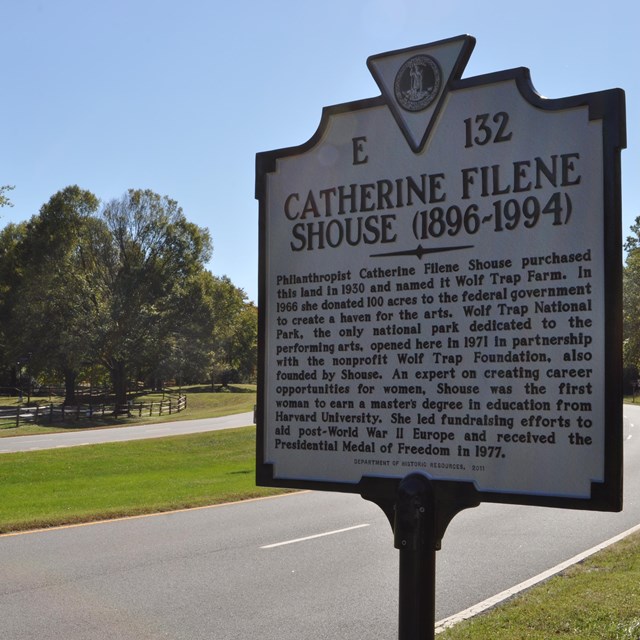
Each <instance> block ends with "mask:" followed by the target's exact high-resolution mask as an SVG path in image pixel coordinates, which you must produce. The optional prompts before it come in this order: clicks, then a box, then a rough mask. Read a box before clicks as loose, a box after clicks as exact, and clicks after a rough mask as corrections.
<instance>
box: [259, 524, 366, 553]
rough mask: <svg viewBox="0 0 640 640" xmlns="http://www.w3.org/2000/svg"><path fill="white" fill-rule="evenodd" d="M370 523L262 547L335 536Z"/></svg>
mask: <svg viewBox="0 0 640 640" xmlns="http://www.w3.org/2000/svg"><path fill="white" fill-rule="evenodd" d="M368 526H370V525H369V524H357V525H355V527H347V528H346V529H336V530H335V531H326V532H325V533H316V534H315V535H313V536H306V537H304V538H296V539H295V540H285V541H284V542H275V543H274V544H265V545H264V546H263V547H260V548H261V549H274V548H275V547H284V546H285V545H287V544H295V543H296V542H306V541H307V540H313V539H314V538H323V537H325V536H333V535H335V534H336V533H345V532H346V531H353V530H354V529H362V528H363V527H368Z"/></svg>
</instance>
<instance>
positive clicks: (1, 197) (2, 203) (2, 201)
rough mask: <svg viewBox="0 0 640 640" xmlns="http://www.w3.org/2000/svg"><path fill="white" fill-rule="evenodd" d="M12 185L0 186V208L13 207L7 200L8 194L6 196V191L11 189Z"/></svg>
mask: <svg viewBox="0 0 640 640" xmlns="http://www.w3.org/2000/svg"><path fill="white" fill-rule="evenodd" d="M12 189H13V187H11V186H9V185H8V184H5V185H4V186H2V187H0V208H2V207H13V203H12V202H11V200H9V196H7V191H11V190H12Z"/></svg>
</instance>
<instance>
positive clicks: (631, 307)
mask: <svg viewBox="0 0 640 640" xmlns="http://www.w3.org/2000/svg"><path fill="white" fill-rule="evenodd" d="M631 232H632V233H633V235H631V236H628V237H627V240H626V242H625V245H624V248H625V250H626V251H627V252H628V254H627V259H626V261H625V267H624V270H623V280H622V292H623V293H622V299H623V304H622V309H623V311H622V318H623V339H624V342H623V361H624V366H625V368H628V367H637V366H638V365H639V364H640V216H639V217H637V218H636V220H635V223H634V224H633V225H632V226H631Z"/></svg>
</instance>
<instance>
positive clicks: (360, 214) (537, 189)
mask: <svg viewBox="0 0 640 640" xmlns="http://www.w3.org/2000/svg"><path fill="white" fill-rule="evenodd" d="M473 45H474V40H473V38H470V37H467V36H465V37H460V38H453V39H451V40H446V41H442V42H438V43H434V44H431V45H425V46H422V47H416V48H412V49H407V50H403V51H396V52H392V53H388V54H383V55H379V56H373V57H372V58H370V59H369V61H368V65H369V68H370V70H371V72H372V73H373V75H374V77H375V79H376V82H377V83H378V85H379V86H380V89H381V92H382V95H381V96H380V97H378V98H373V99H369V100H362V101H359V102H354V103H350V104H344V105H338V106H334V107H329V108H326V109H325V110H324V112H323V117H322V121H321V123H320V127H319V129H318V131H317V132H316V134H315V135H314V136H313V137H312V138H311V140H309V141H308V142H307V143H305V144H303V145H301V146H299V147H294V148H289V149H281V150H277V151H271V152H266V153H261V154H258V156H257V189H256V191H257V198H258V199H259V202H260V233H261V237H260V251H261V256H260V299H259V307H260V318H261V337H260V340H261V345H260V388H259V404H258V414H257V418H258V436H259V437H258V481H259V482H260V483H262V484H271V485H279V486H293V487H316V488H320V489H322V488H326V489H337V490H343V491H354V492H357V491H358V483H359V482H360V481H361V480H362V479H363V478H364V477H376V478H382V479H385V478H388V479H390V480H398V479H401V478H403V477H405V476H406V475H407V474H408V473H410V472H413V471H420V472H422V473H424V474H426V475H427V476H428V477H429V478H431V479H432V480H434V481H439V480H446V481H454V482H466V483H473V485H474V487H475V489H476V490H477V491H478V492H479V493H480V495H481V497H482V499H483V500H488V501H497V502H517V503H523V504H542V505H558V506H570V507H577V508H592V509H603V510H617V509H619V508H621V493H622V492H621V457H622V456H621V450H622V444H621V423H622V408H621V403H620V380H621V354H620V351H621V257H620V255H621V251H620V250H621V247H620V192H619V184H620V176H619V158H620V150H621V149H622V148H624V146H625V130H624V93H623V92H622V91H621V90H609V91H604V92H600V93H593V94H586V95H581V96H573V97H566V98H561V99H554V100H551V99H545V98H542V97H541V96H539V95H538V94H537V93H536V92H535V90H534V89H533V87H532V85H531V82H530V80H529V73H528V70H526V69H523V68H519V69H513V70H508V71H501V72H497V73H495V74H490V75H486V76H480V77H474V78H468V79H461V76H462V71H463V69H464V66H465V64H466V62H467V60H468V58H469V56H470V54H471V51H472V49H473Z"/></svg>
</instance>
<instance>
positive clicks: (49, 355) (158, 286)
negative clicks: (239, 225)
mask: <svg viewBox="0 0 640 640" xmlns="http://www.w3.org/2000/svg"><path fill="white" fill-rule="evenodd" d="M2 190H3V191H0V195H3V201H2V202H0V206H10V205H11V203H10V202H9V200H8V198H7V196H6V191H7V187H3V188H2ZM211 254H212V243H211V238H210V235H209V232H208V230H207V229H205V228H202V227H198V226H197V225H195V224H193V223H191V222H189V221H188V220H187V218H186V217H185V215H184V213H183V211H182V209H181V207H180V206H179V205H178V203H177V202H176V201H175V200H172V199H171V198H168V197H166V196H160V195H158V194H156V193H154V192H153V191H150V190H134V189H130V190H129V191H128V192H127V193H125V194H124V195H123V196H122V197H121V198H119V199H114V200H111V201H109V202H106V203H103V204H101V203H100V201H99V200H98V198H97V197H96V196H95V195H94V194H92V193H91V192H89V191H86V190H83V189H80V188H79V187H78V186H69V187H67V188H65V189H63V190H61V191H59V192H57V193H56V194H54V195H53V196H52V197H51V199H50V200H49V201H48V202H47V203H46V204H44V205H43V206H42V208H41V209H40V212H39V213H38V214H37V215H35V216H33V217H32V218H31V219H30V220H28V221H26V222H21V223H18V224H13V223H11V224H8V225H6V226H5V227H4V228H3V229H2V231H0V384H4V385H5V386H13V385H15V384H16V383H19V382H20V377H21V376H24V375H27V376H28V377H29V384H31V380H32V379H36V380H39V381H40V380H42V381H60V382H62V381H64V386H65V402H67V403H73V402H75V397H74V396H75V390H76V388H77V385H78V384H79V383H80V382H82V381H87V380H89V379H91V382H92V383H93V384H98V383H99V382H100V381H101V380H102V381H105V382H108V383H109V385H110V387H111V389H112V391H113V393H114V394H115V400H116V402H117V403H119V404H124V403H125V402H126V398H127V390H128V387H129V386H130V385H131V383H135V384H137V383H138V382H139V381H143V382H144V383H146V384H147V385H152V386H155V387H157V386H158V385H159V384H160V383H162V382H163V381H167V380H175V381H177V382H179V383H188V382H192V383H201V382H205V381H207V382H223V383H224V382H228V381H231V380H232V378H235V379H236V381H251V380H252V379H253V377H254V375H255V367H256V357H257V349H256V343H257V309H256V307H255V305H253V304H252V303H251V302H249V301H248V300H247V297H246V294H245V293H244V291H243V290H242V289H239V288H238V287H236V286H234V285H233V283H232V282H231V281H230V280H229V278H227V277H216V276H214V275H212V274H211V272H209V271H208V270H207V269H206V268H205V264H206V263H207V262H208V260H209V259H210V257H211Z"/></svg>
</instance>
